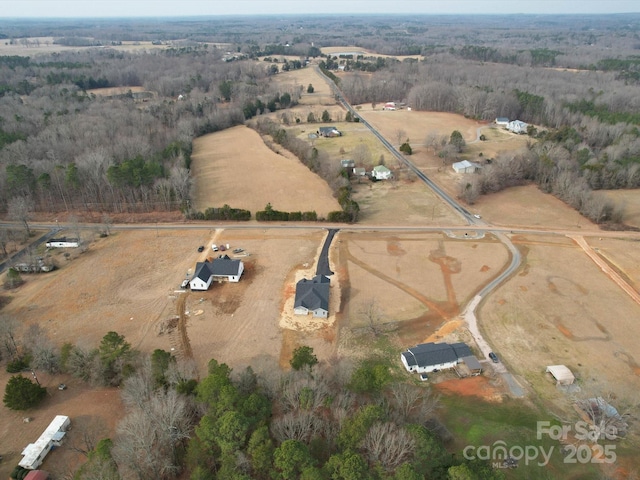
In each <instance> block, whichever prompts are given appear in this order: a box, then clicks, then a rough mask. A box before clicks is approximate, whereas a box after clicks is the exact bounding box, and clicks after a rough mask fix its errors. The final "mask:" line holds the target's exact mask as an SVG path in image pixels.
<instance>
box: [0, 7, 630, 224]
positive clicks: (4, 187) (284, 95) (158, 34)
mask: <svg viewBox="0 0 640 480" xmlns="http://www.w3.org/2000/svg"><path fill="white" fill-rule="evenodd" d="M507 23H508V24H509V25H510V27H509V28H505V27H504V25H505V24H507ZM638 23H640V18H635V17H634V16H631V17H630V16H628V15H626V16H616V15H611V16H605V17H596V16H572V17H562V18H554V17H542V18H538V17H533V16H508V17H500V16H489V17H485V18H482V19H478V18H477V17H471V16H470V17H464V16H459V17H455V18H451V17H445V16H442V17H438V16H434V17H422V18H413V17H412V18H408V17H392V18H391V19H387V18H386V17H384V18H383V17H375V16H371V17H347V18H340V17H313V18H304V17H301V18H287V21H286V22H278V23H277V25H278V27H277V28H276V27H275V26H274V25H275V24H274V22H273V21H272V19H271V18H262V17H260V18H253V19H250V20H249V19H246V18H242V17H239V18H231V19H225V20H224V21H222V20H219V19H210V20H190V21H187V20H184V21H177V22H171V23H170V22H166V23H159V24H156V23H153V24H151V23H145V22H144V21H141V20H120V21H105V20H102V21H100V20H98V21H96V22H90V23H89V22H86V21H84V22H83V21H76V22H75V23H69V22H67V23H65V22H64V21H39V22H34V21H30V22H27V21H23V22H17V21H14V22H3V23H2V24H0V36H1V37H2V39H3V40H1V41H3V42H5V43H7V44H20V45H27V46H28V47H29V48H30V50H29V51H30V52H33V54H32V55H29V56H28V57H25V56H3V57H0V95H1V97H0V147H1V148H0V166H1V168H0V191H1V192H2V194H0V210H3V211H5V212H6V211H9V210H10V207H11V205H12V202H14V203H15V202H16V201H17V200H16V199H17V198H19V197H28V199H29V202H28V204H29V207H30V208H31V209H33V210H35V211H43V212H44V211H54V212H57V211H91V212H126V211H136V212H149V211H158V210H165V211H166V210H180V209H181V210H184V209H185V208H187V206H188V203H189V196H190V186H191V179H190V176H189V164H190V152H191V140H192V139H193V138H194V137H196V136H198V135H202V134H204V133H208V132H213V131H217V130H220V129H224V128H227V127H229V126H232V125H236V124H240V123H242V122H244V121H245V120H246V119H247V118H250V117H252V116H254V115H260V114H261V113H264V112H268V111H273V110H275V109H281V108H289V107H291V106H294V105H295V104H296V101H297V99H298V98H299V96H300V93H301V92H300V90H297V89H296V90H295V91H290V92H281V91H278V90H277V89H276V88H275V87H273V86H272V84H270V82H269V77H270V76H272V75H274V74H277V72H279V71H281V70H289V69H291V68H300V67H302V66H303V65H304V64H305V61H306V60H307V59H313V58H316V59H317V60H319V61H320V64H321V66H323V67H326V68H327V69H328V70H329V71H330V70H332V69H337V68H338V66H339V65H342V67H341V68H343V69H344V70H345V71H346V72H351V74H350V75H347V76H345V77H344V78H343V79H342V81H341V82H340V88H341V89H342V90H343V91H344V92H345V94H346V95H347V97H348V98H349V100H350V101H351V102H352V103H367V102H383V101H388V100H389V99H393V100H396V101H404V102H406V104H407V105H410V106H412V108H414V109H418V110H435V111H448V112H457V113H461V114H464V115H465V116H468V117H471V118H476V119H481V120H492V119H494V118H496V117H498V116H501V117H508V118H510V119H516V118H518V119H520V120H523V121H525V122H528V123H530V124H532V125H534V127H533V128H532V130H531V131H530V132H529V134H530V135H531V136H532V137H534V138H535V139H537V141H536V142H535V143H534V142H532V144H531V148H530V149H529V152H527V153H525V154H523V155H521V156H520V158H526V159H527V160H526V162H525V163H526V168H515V167H514V165H518V166H523V163H522V162H519V163H518V162H512V161H511V158H509V159H508V161H502V162H500V161H498V162H496V163H495V164H494V165H492V166H491V167H490V168H487V169H485V173H484V174H483V175H478V176H477V177H476V178H474V179H473V181H471V182H469V183H468V184H467V185H463V186H462V187H461V191H462V195H461V197H462V198H464V199H465V200H467V201H468V202H473V201H474V199H475V198H476V197H477V195H480V194H483V193H488V192H491V191H496V190H499V189H501V188H504V187H505V186H508V185H513V184H518V183H522V182H528V181H535V182H537V183H538V184H539V185H540V186H541V188H543V189H544V190H546V191H549V192H553V193H554V194H556V195H557V196H559V197H560V198H562V199H564V200H565V201H567V202H568V203H570V204H571V205H572V206H574V207H576V208H578V209H579V210H581V211H582V212H583V213H584V214H586V215H587V216H590V217H591V218H592V219H594V220H596V221H607V220H611V218H610V217H611V216H612V215H613V207H611V206H609V210H608V211H607V212H605V213H603V212H597V213H593V212H591V211H587V210H585V209H584V208H583V205H582V204H583V203H584V201H583V200H584V198H585V195H586V192H588V191H589V190H590V189H601V188H607V189H611V188H634V187H637V186H639V185H640V167H639V165H640V138H639V136H640V135H639V132H638V128H637V125H638V123H639V122H640V118H639V117H638V114H637V111H638V108H639V107H640V105H638V103H639V102H640V97H639V96H638V95H637V89H638V83H639V82H640V60H638V55H637V54H638V51H639V50H640V37H639V36H638V33H637V32H638V28H637V27H638ZM98 27H99V28H98ZM97 32H99V35H98V33H97ZM45 37H46V38H49V39H52V40H47V41H51V42H53V43H55V44H60V45H65V46H77V47H78V49H77V50H75V49H71V50H65V51H64V52H56V53H49V54H39V53H38V49H39V47H40V46H42V43H41V40H40V38H45ZM34 39H37V40H34ZM127 41H129V42H149V41H151V42H153V43H154V44H155V45H160V46H162V47H163V48H160V49H139V50H136V51H131V52H123V51H116V50H115V49H114V48H112V47H114V46H117V45H121V44H122V42H127ZM332 45H355V46H357V47H359V48H363V49H368V50H369V51H371V52H375V53H372V54H371V55H370V56H364V55H361V56H360V55H355V58H354V55H353V54H345V55H338V56H330V55H327V56H326V57H323V56H322V55H321V52H320V48H321V47H324V46H332ZM85 47H86V48H85ZM285 55H286V57H285ZM383 55H392V56H398V57H400V56H402V55H422V58H423V59H422V60H417V59H415V58H401V57H400V58H395V57H388V56H383ZM260 56H269V57H271V58H273V59H275V60H274V61H276V63H271V62H261V61H256V60H257V58H258V57H260ZM278 58H280V62H277V60H278ZM296 59H297V60H296ZM100 87H125V89H126V88H133V87H138V88H141V89H142V92H139V91H136V92H135V93H134V92H133V91H126V90H125V92H126V93H122V94H120V95H114V96H103V95H96V94H94V93H91V92H92V90H93V89H95V88H100ZM428 133H429V132H425V138H427V136H428ZM532 140H533V138H532ZM425 142H426V140H425ZM504 170H506V171H504ZM596 210H597V209H596Z"/></svg>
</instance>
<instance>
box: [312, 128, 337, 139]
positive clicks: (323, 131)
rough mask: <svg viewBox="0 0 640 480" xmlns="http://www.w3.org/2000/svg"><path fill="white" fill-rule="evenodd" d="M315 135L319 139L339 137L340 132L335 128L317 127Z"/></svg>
mask: <svg viewBox="0 0 640 480" xmlns="http://www.w3.org/2000/svg"><path fill="white" fill-rule="evenodd" d="M317 134H318V135H320V136H321V137H340V136H342V132H340V130H338V129H337V128H336V127H319V128H318V131H317Z"/></svg>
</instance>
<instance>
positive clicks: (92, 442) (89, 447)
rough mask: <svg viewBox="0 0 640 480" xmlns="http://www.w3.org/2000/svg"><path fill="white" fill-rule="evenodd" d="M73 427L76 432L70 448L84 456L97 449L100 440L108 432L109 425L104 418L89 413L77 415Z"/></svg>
mask: <svg viewBox="0 0 640 480" xmlns="http://www.w3.org/2000/svg"><path fill="white" fill-rule="evenodd" d="M73 429H74V431H75V432H76V433H75V435H74V436H73V438H74V441H73V443H72V444H71V445H70V448H71V449H72V450H75V451H76V452H79V453H81V454H83V455H84V456H88V455H89V452H92V451H93V450H95V448H96V445H98V442H99V441H100V440H101V439H103V438H105V436H106V434H107V426H106V425H105V423H104V421H103V420H102V418H100V417H94V416H88V415H85V416H80V417H75V418H74V419H73Z"/></svg>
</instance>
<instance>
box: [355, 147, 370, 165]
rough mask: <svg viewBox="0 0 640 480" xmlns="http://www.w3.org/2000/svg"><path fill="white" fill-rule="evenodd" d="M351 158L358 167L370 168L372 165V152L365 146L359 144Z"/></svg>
mask: <svg viewBox="0 0 640 480" xmlns="http://www.w3.org/2000/svg"><path fill="white" fill-rule="evenodd" d="M351 158H353V161H354V162H355V164H356V165H365V166H370V165H371V163H372V159H371V150H369V147H368V146H366V145H365V144H363V143H361V144H358V145H357V146H356V147H355V148H354V149H353V151H352V152H351Z"/></svg>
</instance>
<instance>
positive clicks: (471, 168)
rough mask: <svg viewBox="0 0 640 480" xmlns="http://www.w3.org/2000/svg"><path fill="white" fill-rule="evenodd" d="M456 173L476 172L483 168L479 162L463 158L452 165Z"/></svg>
mask: <svg viewBox="0 0 640 480" xmlns="http://www.w3.org/2000/svg"><path fill="white" fill-rule="evenodd" d="M452 167H453V169H454V170H455V172H456V173H475V172H477V171H478V170H480V168H482V167H481V166H480V165H478V164H477V163H473V162H470V161H469V160H462V161H461V162H456V163H454V164H453V165H452Z"/></svg>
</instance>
